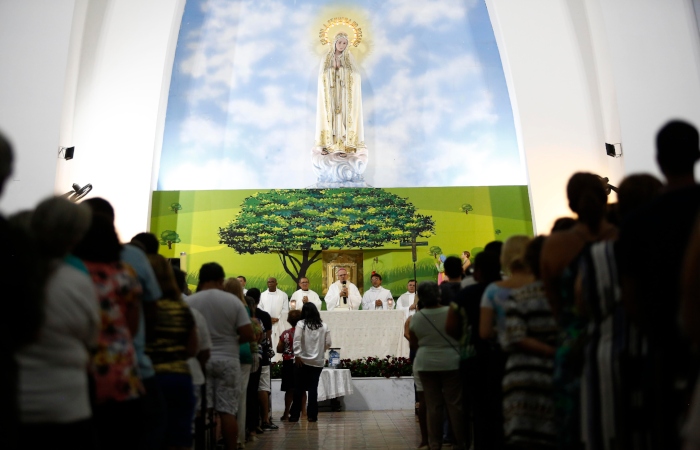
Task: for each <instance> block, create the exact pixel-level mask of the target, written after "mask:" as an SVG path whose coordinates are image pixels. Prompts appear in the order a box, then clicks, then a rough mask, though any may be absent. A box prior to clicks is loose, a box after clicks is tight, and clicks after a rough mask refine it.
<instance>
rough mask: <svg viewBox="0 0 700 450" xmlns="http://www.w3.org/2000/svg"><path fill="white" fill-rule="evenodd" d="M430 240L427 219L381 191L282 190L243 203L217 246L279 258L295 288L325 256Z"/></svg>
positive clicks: (222, 230)
mask: <svg viewBox="0 0 700 450" xmlns="http://www.w3.org/2000/svg"><path fill="white" fill-rule="evenodd" d="M431 234H435V222H434V221H433V219H432V218H431V217H430V216H424V215H421V214H416V208H415V206H413V204H411V203H410V202H408V201H407V200H406V199H404V198H401V197H399V196H397V195H394V194H392V193H390V192H387V191H385V190H383V189H372V188H341V189H281V190H271V191H269V192H259V193H257V194H254V195H252V196H250V197H248V198H246V199H245V200H244V201H243V204H242V205H241V212H240V213H238V215H236V217H235V218H234V219H233V220H231V221H230V222H229V223H227V224H226V226H224V227H221V228H219V238H220V240H219V243H221V244H226V245H227V246H229V247H231V248H233V249H234V250H235V251H236V252H238V253H240V254H244V253H250V254H255V253H273V252H274V253H277V254H278V256H279V258H280V262H281V263H282V266H283V267H284V271H285V272H286V273H287V274H289V276H290V277H292V279H293V280H294V281H295V282H298V281H299V279H300V278H302V277H305V276H306V272H307V270H308V268H309V267H310V266H311V265H312V264H313V263H315V262H317V261H319V260H320V259H321V255H322V251H323V250H328V249H343V248H377V247H381V246H382V245H384V244H387V243H389V242H400V241H406V240H410V239H412V237H413V236H414V235H415V236H420V237H424V238H425V237H428V236H429V235H431ZM293 251H300V252H301V258H299V257H297V256H295V255H293V254H292V253H291V252H293Z"/></svg>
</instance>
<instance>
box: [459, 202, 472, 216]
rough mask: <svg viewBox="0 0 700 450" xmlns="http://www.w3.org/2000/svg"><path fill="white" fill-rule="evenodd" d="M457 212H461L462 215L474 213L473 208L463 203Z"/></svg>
mask: <svg viewBox="0 0 700 450" xmlns="http://www.w3.org/2000/svg"><path fill="white" fill-rule="evenodd" d="M459 210H460V211H462V212H463V213H464V214H469V212H470V211H474V208H473V207H472V205H470V204H469V203H464V204H463V205H462V206H461V207H460V208H459Z"/></svg>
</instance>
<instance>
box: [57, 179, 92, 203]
mask: <svg viewBox="0 0 700 450" xmlns="http://www.w3.org/2000/svg"><path fill="white" fill-rule="evenodd" d="M91 190H92V184H90V183H88V184H86V185H85V186H83V187H80V185H79V184H78V183H73V190H72V191H68V192H66V193H65V194H63V195H61V197H63V198H67V199H68V200H70V201H72V202H77V201H78V200H80V199H81V198H83V197H85V196H86V195H88V194H89V193H90V191H91Z"/></svg>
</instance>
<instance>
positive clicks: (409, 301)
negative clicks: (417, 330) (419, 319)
mask: <svg viewBox="0 0 700 450" xmlns="http://www.w3.org/2000/svg"><path fill="white" fill-rule="evenodd" d="M415 300H416V280H408V292H404V293H403V294H401V297H399V298H398V300H396V309H401V310H403V311H406V317H408V316H412V315H414V314H415V313H416V302H415Z"/></svg>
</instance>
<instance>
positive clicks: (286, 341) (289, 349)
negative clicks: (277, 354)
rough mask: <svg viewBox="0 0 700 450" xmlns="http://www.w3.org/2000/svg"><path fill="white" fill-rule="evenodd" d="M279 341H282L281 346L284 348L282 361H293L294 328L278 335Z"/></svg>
mask: <svg viewBox="0 0 700 450" xmlns="http://www.w3.org/2000/svg"><path fill="white" fill-rule="evenodd" d="M280 339H282V345H283V346H284V351H283V352H282V359H283V360H284V361H289V360H291V359H294V327H292V328H290V329H288V330H286V331H285V332H283V333H282V334H281V335H280Z"/></svg>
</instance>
